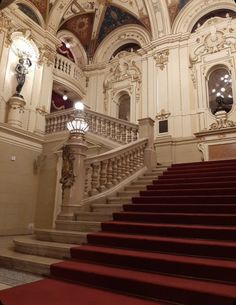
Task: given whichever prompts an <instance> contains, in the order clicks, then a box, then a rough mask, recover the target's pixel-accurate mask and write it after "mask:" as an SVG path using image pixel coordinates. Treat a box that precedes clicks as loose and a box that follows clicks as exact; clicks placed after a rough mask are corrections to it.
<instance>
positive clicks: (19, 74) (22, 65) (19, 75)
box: [15, 57, 32, 97]
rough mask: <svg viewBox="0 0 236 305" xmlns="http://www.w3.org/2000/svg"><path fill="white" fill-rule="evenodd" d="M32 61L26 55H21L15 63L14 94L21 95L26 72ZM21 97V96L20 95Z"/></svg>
mask: <svg viewBox="0 0 236 305" xmlns="http://www.w3.org/2000/svg"><path fill="white" fill-rule="evenodd" d="M31 65H32V62H31V60H30V59H29V58H28V57H21V58H20V59H19V62H18V64H17V65H16V68H15V71H16V80H17V83H18V85H17V87H16V93H15V95H17V96H21V95H20V92H21V90H22V88H23V86H24V83H25V78H26V74H28V72H29V67H31ZM21 97H22V96H21Z"/></svg>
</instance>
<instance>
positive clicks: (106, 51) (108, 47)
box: [93, 25, 151, 63]
mask: <svg viewBox="0 0 236 305" xmlns="http://www.w3.org/2000/svg"><path fill="white" fill-rule="evenodd" d="M150 41H151V37H150V34H149V33H148V31H147V30H146V29H144V28H143V27H142V26H140V25H125V26H122V27H120V28H118V29H116V30H114V31H113V32H111V33H110V34H109V35H108V36H107V37H106V38H105V39H104V40H103V41H102V43H101V44H100V45H99V47H98V49H97V50H96V52H95V55H94V60H93V63H99V62H109V60H110V58H111V57H112V55H113V53H114V52H115V51H116V50H117V49H118V48H119V47H121V46H122V45H124V44H126V43H137V44H138V45H140V46H141V47H144V46H145V45H147V44H149V43H150Z"/></svg>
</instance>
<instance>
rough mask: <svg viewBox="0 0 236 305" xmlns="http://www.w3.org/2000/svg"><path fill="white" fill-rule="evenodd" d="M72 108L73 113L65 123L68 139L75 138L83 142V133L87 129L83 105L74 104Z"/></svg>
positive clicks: (80, 103) (87, 123)
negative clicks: (73, 109) (68, 134)
mask: <svg viewBox="0 0 236 305" xmlns="http://www.w3.org/2000/svg"><path fill="white" fill-rule="evenodd" d="M74 107H75V111H74V113H73V115H72V116H71V119H70V121H69V122H68V123H67V129H68V130H69V132H70V138H76V139H78V140H80V141H81V142H83V141H84V140H85V133H86V132H87V131H88V129H89V122H88V119H87V117H86V114H85V113H84V104H83V103H82V102H76V103H75V105H74Z"/></svg>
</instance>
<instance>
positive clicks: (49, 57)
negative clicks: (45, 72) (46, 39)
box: [38, 45, 56, 66]
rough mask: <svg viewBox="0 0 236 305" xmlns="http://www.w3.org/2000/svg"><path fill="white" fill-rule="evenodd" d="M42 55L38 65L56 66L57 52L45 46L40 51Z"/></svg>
mask: <svg viewBox="0 0 236 305" xmlns="http://www.w3.org/2000/svg"><path fill="white" fill-rule="evenodd" d="M39 52H40V55H39V60H38V64H39V65H42V64H46V65H47V66H50V65H54V61H55V58H56V52H55V51H54V50H53V49H52V48H50V47H49V46H46V45H45V46H43V47H42V48H40V49H39Z"/></svg>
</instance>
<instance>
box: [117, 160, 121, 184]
mask: <svg viewBox="0 0 236 305" xmlns="http://www.w3.org/2000/svg"><path fill="white" fill-rule="evenodd" d="M121 180H122V158H121V157H120V156H119V157H117V181H118V182H119V181H121Z"/></svg>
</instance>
